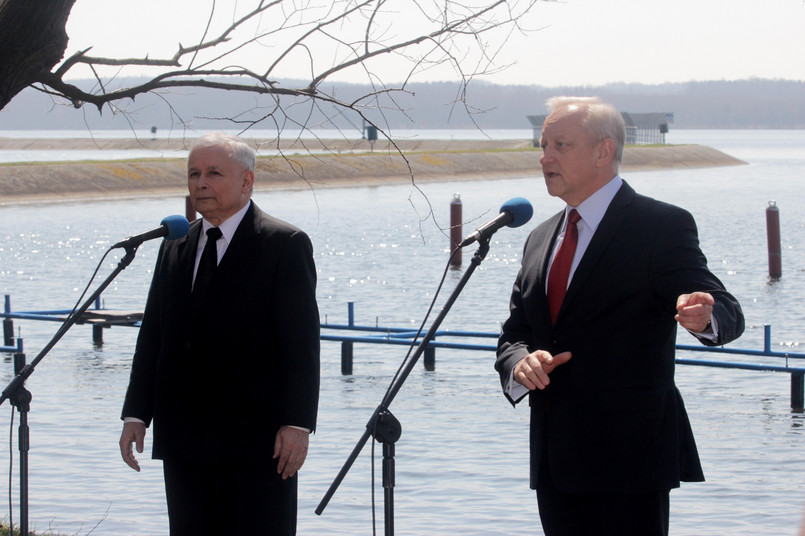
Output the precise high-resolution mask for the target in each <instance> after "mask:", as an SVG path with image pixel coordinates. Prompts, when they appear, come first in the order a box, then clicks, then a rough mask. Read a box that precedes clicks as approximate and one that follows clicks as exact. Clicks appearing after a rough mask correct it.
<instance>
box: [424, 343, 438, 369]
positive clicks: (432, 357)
mask: <svg viewBox="0 0 805 536" xmlns="http://www.w3.org/2000/svg"><path fill="white" fill-rule="evenodd" d="M424 363H425V370H427V371H430V372H433V371H434V370H436V348H434V347H433V346H430V345H428V346H426V347H425V361H424Z"/></svg>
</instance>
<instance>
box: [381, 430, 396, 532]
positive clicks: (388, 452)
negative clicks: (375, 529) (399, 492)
mask: <svg viewBox="0 0 805 536" xmlns="http://www.w3.org/2000/svg"><path fill="white" fill-rule="evenodd" d="M394 480H395V475H394V443H383V497H384V499H385V514H386V515H385V519H386V536H394Z"/></svg>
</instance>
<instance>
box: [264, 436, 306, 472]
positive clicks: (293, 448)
mask: <svg viewBox="0 0 805 536" xmlns="http://www.w3.org/2000/svg"><path fill="white" fill-rule="evenodd" d="M309 436H310V434H309V433H308V432H306V431H305V430H300V429H298V428H293V427H291V426H282V427H281V428H280V429H279V431H278V432H277V437H276V439H275V440H274V456H273V457H274V459H277V460H278V461H277V473H280V474H282V479H283V480H285V479H286V478H288V477H292V476H294V475H295V474H296V472H297V471H298V470H299V469H300V468H301V467H302V464H304V463H305V458H306V457H307V447H308V443H309V442H310V438H309Z"/></svg>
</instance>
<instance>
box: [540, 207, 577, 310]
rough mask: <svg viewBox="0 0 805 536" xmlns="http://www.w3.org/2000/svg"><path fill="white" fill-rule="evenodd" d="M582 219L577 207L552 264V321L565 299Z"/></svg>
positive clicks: (549, 293)
mask: <svg viewBox="0 0 805 536" xmlns="http://www.w3.org/2000/svg"><path fill="white" fill-rule="evenodd" d="M580 219H581V216H579V213H578V212H576V209H573V210H571V211H570V215H569V216H568V220H567V229H566V230H565V238H564V240H562V245H560V246H559V251H558V252H557V253H556V257H555V258H554V259H553V264H551V273H550V275H549V276H548V310H549V311H550V313H551V321H552V322H556V316H557V315H558V314H559V308H560V307H561V306H562V300H564V299H565V292H566V291H567V280H568V278H569V277H570V265H571V264H573V255H574V254H575V253H576V243H577V242H578V241H579V231H578V229H577V228H576V223H577V222H578V221H579V220H580Z"/></svg>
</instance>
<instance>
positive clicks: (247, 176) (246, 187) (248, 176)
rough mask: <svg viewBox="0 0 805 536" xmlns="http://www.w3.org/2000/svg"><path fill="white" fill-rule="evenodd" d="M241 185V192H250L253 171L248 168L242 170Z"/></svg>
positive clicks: (252, 185) (252, 182)
mask: <svg viewBox="0 0 805 536" xmlns="http://www.w3.org/2000/svg"><path fill="white" fill-rule="evenodd" d="M242 178H243V185H242V186H241V192H243V193H244V194H247V193H249V192H251V190H252V188H253V187H254V171H251V170H249V169H247V170H245V171H244V172H243V176H242Z"/></svg>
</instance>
